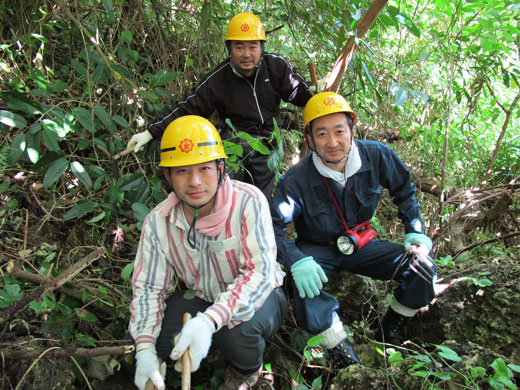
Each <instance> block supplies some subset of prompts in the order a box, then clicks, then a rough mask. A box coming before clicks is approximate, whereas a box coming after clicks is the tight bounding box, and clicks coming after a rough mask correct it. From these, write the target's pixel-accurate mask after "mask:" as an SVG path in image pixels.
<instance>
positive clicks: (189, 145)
mask: <svg viewBox="0 0 520 390" xmlns="http://www.w3.org/2000/svg"><path fill="white" fill-rule="evenodd" d="M179 149H180V150H181V152H184V153H189V152H191V151H192V150H193V142H192V141H191V139H187V138H185V139H183V140H182V141H181V143H180V145H179Z"/></svg>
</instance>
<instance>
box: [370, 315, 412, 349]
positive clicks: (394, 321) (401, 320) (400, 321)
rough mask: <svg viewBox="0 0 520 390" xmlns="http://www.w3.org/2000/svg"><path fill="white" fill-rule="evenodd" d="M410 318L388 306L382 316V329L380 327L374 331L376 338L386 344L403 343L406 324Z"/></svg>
mask: <svg viewBox="0 0 520 390" xmlns="http://www.w3.org/2000/svg"><path fill="white" fill-rule="evenodd" d="M411 318H412V317H406V316H403V315H401V314H399V313H397V312H395V311H394V310H392V309H391V308H389V309H388V311H387V312H386V314H385V317H384V318H383V323H382V324H381V328H382V329H381V328H380V329H379V330H378V331H377V333H376V340H377V341H381V342H382V343H387V344H393V345H403V343H404V342H405V341H406V340H407V339H408V337H407V334H408V324H409V322H410V319H411Z"/></svg>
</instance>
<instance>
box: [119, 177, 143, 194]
mask: <svg viewBox="0 0 520 390" xmlns="http://www.w3.org/2000/svg"><path fill="white" fill-rule="evenodd" d="M143 181H144V178H143V174H142V173H140V172H136V173H132V174H129V175H125V176H123V177H122V178H121V179H120V182H119V190H120V191H123V192H125V191H130V190H132V189H134V188H137V187H139V186H140V185H141V184H142V183H143Z"/></svg>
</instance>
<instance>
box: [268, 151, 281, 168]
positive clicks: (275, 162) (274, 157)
mask: <svg viewBox="0 0 520 390" xmlns="http://www.w3.org/2000/svg"><path fill="white" fill-rule="evenodd" d="M280 164H281V160H280V157H279V156H278V153H272V154H271V155H270V156H269V157H268V158H267V167H268V168H269V169H270V170H271V171H273V172H274V171H276V170H277V168H278V167H279V166H280Z"/></svg>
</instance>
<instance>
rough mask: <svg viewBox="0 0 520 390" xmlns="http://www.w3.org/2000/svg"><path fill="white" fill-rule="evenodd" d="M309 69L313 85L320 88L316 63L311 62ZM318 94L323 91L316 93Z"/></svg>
mask: <svg viewBox="0 0 520 390" xmlns="http://www.w3.org/2000/svg"><path fill="white" fill-rule="evenodd" d="M307 67H308V68H309V73H310V74H311V82H312V85H314V86H315V87H316V88H318V77H316V68H314V63H313V62H309V64H308V65H307ZM316 92H321V91H316Z"/></svg>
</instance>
